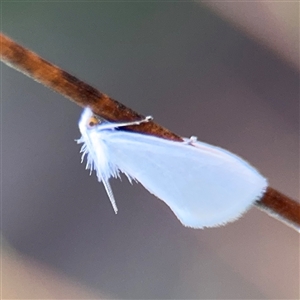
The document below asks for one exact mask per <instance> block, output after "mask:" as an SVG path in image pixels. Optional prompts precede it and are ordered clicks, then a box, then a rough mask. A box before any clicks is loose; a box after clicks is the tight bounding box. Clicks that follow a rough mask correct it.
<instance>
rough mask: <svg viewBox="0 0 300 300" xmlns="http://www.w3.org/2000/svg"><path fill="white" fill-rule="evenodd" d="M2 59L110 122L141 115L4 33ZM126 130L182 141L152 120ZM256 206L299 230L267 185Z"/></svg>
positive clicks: (289, 206) (291, 211) (298, 211)
mask: <svg viewBox="0 0 300 300" xmlns="http://www.w3.org/2000/svg"><path fill="white" fill-rule="evenodd" d="M0 55H1V60H2V61H3V62H4V63H5V64H7V65H9V66H11V67H13V68H14V69H16V70H18V71H20V72H22V73H24V74H25V75H27V76H29V77H31V78H33V79H34V80H36V81H38V82H40V83H42V84H43V85H45V86H46V87H48V88H51V89H52V90H54V91H56V92H58V93H60V94H62V95H64V96H65V97H67V98H68V99H70V100H72V101H74V102H75V103H76V104H78V105H80V106H82V107H86V106H89V107H90V108H91V109H92V110H93V112H94V113H95V114H97V115H99V116H101V117H103V118H104V119H106V120H109V121H133V120H136V119H140V118H142V117H143V116H142V115H140V114H138V113H136V112H134V111H133V110H131V109H130V108H127V107H126V106H124V105H123V104H121V103H119V102H118V101H116V100H114V99H112V98H110V97H109V96H107V95H106V94H104V93H102V92H100V91H98V90H97V89H95V88H93V87H91V86H90V85H88V84H87V83H85V82H83V81H81V80H79V79H77V78H76V77H74V76H73V75H71V74H69V73H67V72H66V71H64V70H62V69H60V68H58V67H57V66H55V65H53V64H51V63H49V62H47V61H46V60H44V59H42V58H41V57H40V56H38V55H37V54H36V53H34V52H32V51H30V50H28V49H26V48H24V47H22V46H21V45H19V44H17V43H16V42H14V41H13V40H11V39H10V38H8V37H7V36H5V35H4V34H0ZM128 129H130V130H133V131H137V132H142V133H146V134H151V135H155V136H158V137H162V138H166V139H170V140H176V141H182V139H181V138H180V137H179V136H178V135H176V134H174V133H172V132H171V131H169V130H167V129H165V128H163V127H161V126H160V125H158V124H155V123H154V122H148V123H143V124H141V125H140V126H134V127H128ZM255 205H256V206H257V207H258V208H259V209H261V210H263V211H265V212H267V213H268V214H269V215H271V216H273V217H275V218H276V219H278V220H281V221H283V222H284V223H285V224H287V225H289V226H290V227H292V228H294V229H295V230H297V231H298V232H300V204H299V203H297V202H296V201H294V200H292V199H290V198H288V197H287V196H285V195H283V194H282V193H280V192H278V191H276V190H275V189H273V188H271V187H268V189H267V191H266V192H265V194H264V196H263V197H262V199H261V200H259V201H257V202H256V203H255Z"/></svg>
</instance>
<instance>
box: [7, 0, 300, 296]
mask: <svg viewBox="0 0 300 300" xmlns="http://www.w3.org/2000/svg"><path fill="white" fill-rule="evenodd" d="M1 18H2V31H3V32H4V33H5V34H7V35H9V36H10V37H11V38H13V39H15V40H16V41H18V42H19V43H21V44H22V45H24V46H26V47H28V48H30V49H31V50H33V51H35V52H37V53H38V54H40V55H41V56H42V57H43V58H45V59H47V60H49V61H50V62H52V63H54V64H56V65H58V66H60V67H62V68H63V69H65V70H66V71H69V72H70V73H71V74H73V75H75V76H78V77H79V78H81V79H83V80H84V81H86V82H88V83H90V84H92V85H93V86H95V87H96V88H99V89H100V90H101V91H103V92H104V93H106V94H108V95H110V96H111V97H113V98H115V99H117V100H118V101H120V102H122V103H123V104H125V105H126V106H128V107H130V108H132V109H134V110H136V111H137V112H139V113H141V114H144V115H152V116H154V119H155V121H156V122H157V123H159V124H161V125H163V126H165V127H167V128H169V129H170V130H172V131H173V132H175V133H177V134H179V135H181V136H186V137H189V136H191V135H196V136H198V138H199V140H201V141H205V142H208V143H211V144H214V145H218V146H221V147H223V148H225V149H228V150H230V151H232V152H234V153H236V154H238V155H240V156H242V157H243V158H245V159H246V160H248V161H249V162H251V164H252V165H254V166H255V167H257V168H258V169H259V170H260V172H261V173H262V174H264V175H265V176H266V177H267V178H268V179H269V182H270V185H271V186H272V187H274V188H276V189H278V190H279V191H281V192H283V193H285V194H287V195H288V196H290V197H293V198H295V199H298V200H299V61H298V53H299V46H298V45H299V20H298V18H299V5H298V4H297V3H275V2H274V3H267V2H266V3H234V2H233V3H219V4H218V3H210V4H209V3H208V4H207V6H204V5H203V4H199V3H194V2H189V3H184V2H181V3H176V2H172V3H171V2H164V3H158V2H126V3H123V2H110V3H108V2H79V3H78V2H74V3H72V2H3V3H2V16H1ZM1 68H2V79H1V84H2V88H1V93H2V141H1V142H2V158H3V161H2V169H1V171H2V234H3V240H5V241H6V243H7V246H4V247H3V249H4V254H5V256H4V257H5V258H6V257H7V259H4V260H3V264H5V265H4V270H7V272H3V273H2V275H3V291H2V292H3V293H4V294H3V295H4V296H5V298H15V299H16V298H18V299H23V298H31V299H43V298H44V299H46V298H53V299H62V298H69V299H76V298H100V297H105V298H114V299H115V298H116V299H174V298H176V299H188V298H189V299H298V298H299V269H298V268H299V235H298V234H297V233H296V232H294V231H293V230H292V229H290V228H288V227H287V226H286V225H284V224H282V223H280V222H279V221H277V220H275V219H273V218H271V217H269V216H268V215H266V214H265V213H263V212H260V211H258V210H257V209H256V208H253V209H251V210H250V211H249V212H248V213H247V214H245V215H244V216H243V217H242V218H241V219H240V220H238V221H236V222H234V223H231V224H229V225H227V226H224V227H220V228H215V229H205V230H193V229H188V228H184V227H183V226H182V225H181V224H180V222H179V221H178V220H177V219H176V217H175V216H174V215H173V213H172V212H171V211H170V210H169V209H168V208H167V207H166V205H165V204H164V203H163V202H162V201H160V200H158V199H156V198H155V197H154V196H152V195H151V194H150V193H149V192H148V191H146V190H145V189H144V188H143V187H142V186H141V185H139V184H134V185H133V186H131V185H130V184H129V183H128V182H127V179H126V178H125V177H124V178H123V181H122V182H120V181H117V180H111V184H112V187H113V191H114V194H115V197H116V201H117V205H118V208H119V213H118V215H117V216H116V215H114V213H113V210H112V207H111V204H110V202H109V200H108V197H107V195H106V193H105V190H104V188H103V186H102V184H100V183H98V182H97V179H96V176H94V175H93V176H91V177H90V176H89V175H88V172H87V171H85V166H84V165H83V164H80V154H79V149H80V146H78V145H76V143H75V142H74V139H76V138H78V137H79V136H80V134H79V131H78V127H77V122H78V118H79V116H80V113H81V108H80V107H78V106H76V105H75V104H74V103H72V102H70V101H68V100H66V99H64V98H63V97H62V96H60V95H58V94H56V93H53V92H52V91H50V90H48V89H47V88H45V87H43V86H42V85H40V84H38V83H36V82H34V81H33V80H32V79H29V78H27V77H26V76H24V75H23V74H21V73H18V72H17V71H15V70H13V69H11V68H9V67H7V66H5V65H3V64H2V65H1ZM182 176H183V178H184V174H182ZM20 265H21V266H22V267H20ZM49 272H50V273H49ZM45 274H46V275H45ZM43 276H44V277H43ZM31 278H32V280H31ZM26 280H28V282H27V281H26ZM24 281H26V284H24ZM65 281H66V282H68V283H66V284H65ZM64 284H65V286H64ZM58 286H59V288H57V287H58ZM103 295H105V296H103ZM4 296H3V297H4Z"/></svg>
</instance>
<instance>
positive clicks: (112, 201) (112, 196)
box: [101, 178, 118, 214]
mask: <svg viewBox="0 0 300 300" xmlns="http://www.w3.org/2000/svg"><path fill="white" fill-rule="evenodd" d="M101 181H102V182H103V185H104V187H105V190H106V193H107V195H108V197H109V200H110V202H111V205H112V207H113V209H114V212H115V214H117V213H118V207H117V204H116V200H115V197H114V194H113V192H112V189H111V186H110V184H109V182H108V179H104V178H101Z"/></svg>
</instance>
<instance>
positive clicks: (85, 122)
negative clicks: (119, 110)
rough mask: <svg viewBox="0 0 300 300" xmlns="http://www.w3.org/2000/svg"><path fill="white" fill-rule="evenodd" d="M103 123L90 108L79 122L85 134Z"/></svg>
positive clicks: (84, 111)
mask: <svg viewBox="0 0 300 300" xmlns="http://www.w3.org/2000/svg"><path fill="white" fill-rule="evenodd" d="M100 123H101V119H100V117H98V116H96V115H95V114H94V113H93V112H92V110H91V109H90V108H89V107H86V108H85V109H84V110H83V112H82V114H81V118H80V120H79V124H78V125H79V129H80V132H81V133H82V134H83V133H84V132H86V130H89V129H93V128H94V127H95V126H97V125H99V124H100Z"/></svg>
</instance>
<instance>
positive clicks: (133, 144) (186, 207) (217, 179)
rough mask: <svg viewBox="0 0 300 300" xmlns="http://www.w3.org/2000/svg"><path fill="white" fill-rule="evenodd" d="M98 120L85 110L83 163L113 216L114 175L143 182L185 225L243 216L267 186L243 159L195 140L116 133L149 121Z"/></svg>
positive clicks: (215, 223) (205, 224)
mask: <svg viewBox="0 0 300 300" xmlns="http://www.w3.org/2000/svg"><path fill="white" fill-rule="evenodd" d="M149 120H151V117H147V118H145V119H143V120H139V121H136V122H124V123H110V122H106V121H100V120H99V118H97V117H96V116H95V115H94V114H93V112H92V111H91V109H89V108H85V109H84V110H83V113H82V115H81V119H80V121H79V129H80V132H81V134H82V136H81V138H80V139H79V140H77V143H83V145H82V148H81V152H82V161H83V159H84V157H85V155H86V156H87V164H86V169H90V173H91V172H92V171H93V170H95V171H96V173H97V177H98V180H99V181H102V182H103V184H104V186H105V189H106V192H107V194H108V197H109V199H110V201H111V203H112V206H113V209H114V211H115V213H117V211H118V209H117V206H116V202H115V199H114V196H113V193H112V190H111V187H110V184H109V178H110V177H120V171H121V172H122V173H124V174H125V175H126V176H127V178H128V179H129V181H130V182H131V181H132V180H136V181H139V182H140V183H141V184H142V185H143V186H144V187H145V188H146V189H147V190H148V191H149V192H150V193H152V194H154V195H155V196H156V197H158V198H159V199H161V200H163V201H164V202H165V203H166V204H167V205H168V206H169V207H170V209H171V210H172V211H173V212H174V214H175V215H176V216H177V218H178V219H179V220H180V221H181V223H182V224H183V225H185V226H189V227H194V228H203V227H215V226H219V225H222V224H225V223H227V222H230V221H233V220H235V219H237V218H238V217H240V216H241V214H242V213H244V212H245V211H246V210H247V209H248V208H249V207H250V206H251V205H252V204H253V203H254V202H255V201H256V200H258V199H260V198H261V197H262V195H263V193H264V192H265V190H266V187H267V180H266V179H265V178H264V177H263V176H262V175H260V174H259V173H258V171H257V170H256V169H255V168H253V167H252V166H250V165H249V164H248V163H247V162H246V161H244V160H243V159H241V158H240V157H238V156H236V155H234V154H232V153H230V152H228V151H226V150H224V149H221V148H219V147H215V146H212V145H209V144H206V143H202V142H199V141H197V140H196V138H195V137H192V138H190V139H186V138H185V139H184V141H183V142H177V141H170V140H166V139H163V138H158V137H154V136H151V135H146V134H140V133H135V132H129V131H122V130H116V129H117V128H120V127H123V126H128V125H139V124H141V123H142V122H148V121H149Z"/></svg>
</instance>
